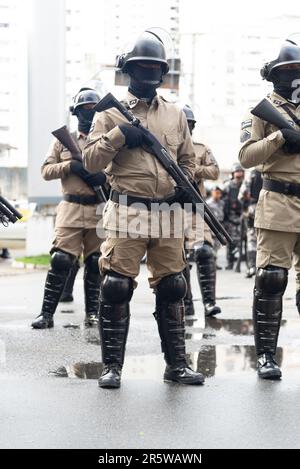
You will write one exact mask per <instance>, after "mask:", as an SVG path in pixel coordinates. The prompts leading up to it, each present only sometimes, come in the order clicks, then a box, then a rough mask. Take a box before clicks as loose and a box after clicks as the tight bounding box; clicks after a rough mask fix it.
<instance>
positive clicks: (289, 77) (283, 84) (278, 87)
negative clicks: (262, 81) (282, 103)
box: [272, 68, 300, 104]
mask: <svg viewBox="0 0 300 469" xmlns="http://www.w3.org/2000/svg"><path fill="white" fill-rule="evenodd" d="M294 80H300V70H296V69H294V70H291V69H290V70H288V69H283V68H282V69H280V68H279V69H278V70H276V71H274V77H273V78H272V82H273V84H274V91H275V93H277V94H279V95H280V96H282V97H283V98H285V99H287V100H289V101H292V102H294V103H297V104H299V102H300V92H299V84H300V82H298V83H295V86H294V87H293V86H292V85H293V82H294ZM293 94H294V96H293Z"/></svg>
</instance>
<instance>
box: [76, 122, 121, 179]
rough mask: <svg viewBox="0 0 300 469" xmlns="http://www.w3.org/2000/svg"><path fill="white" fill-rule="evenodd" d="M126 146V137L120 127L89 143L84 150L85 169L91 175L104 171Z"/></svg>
mask: <svg viewBox="0 0 300 469" xmlns="http://www.w3.org/2000/svg"><path fill="white" fill-rule="evenodd" d="M124 144H125V137H124V135H123V133H122V132H121V131H120V129H119V128H118V127H115V128H114V129H112V130H111V131H110V132H108V133H107V134H105V135H102V136H101V137H100V138H99V139H97V140H91V141H89V142H88V143H87V145H86V146H85V148H84V150H83V164H84V167H85V168H86V169H87V170H88V171H90V172H91V173H96V172H98V171H102V170H103V169H105V168H106V167H107V165H108V164H109V163H110V162H111V161H112V160H113V159H114V157H115V156H116V154H117V153H118V152H119V150H120V149H121V148H122V147H123V146H124Z"/></svg>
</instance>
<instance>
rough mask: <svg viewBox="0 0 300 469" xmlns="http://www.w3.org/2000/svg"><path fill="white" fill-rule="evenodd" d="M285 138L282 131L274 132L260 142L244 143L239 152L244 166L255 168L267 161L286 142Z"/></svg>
mask: <svg viewBox="0 0 300 469" xmlns="http://www.w3.org/2000/svg"><path fill="white" fill-rule="evenodd" d="M284 142H285V140H284V138H283V136H282V133H281V132H280V131H277V132H274V133H273V134H271V135H269V136H268V137H266V138H263V139H262V140H259V141H258V142H252V143H249V144H248V145H244V146H243V147H242V148H241V149H240V152H239V160H240V162H241V164H242V165H243V167H244V168H246V169H247V168H253V167H254V166H257V165H259V164H262V163H265V162H266V161H267V160H268V159H269V158H270V156H272V155H273V154H274V153H275V151H276V150H278V149H279V148H280V147H282V145H283V144H284Z"/></svg>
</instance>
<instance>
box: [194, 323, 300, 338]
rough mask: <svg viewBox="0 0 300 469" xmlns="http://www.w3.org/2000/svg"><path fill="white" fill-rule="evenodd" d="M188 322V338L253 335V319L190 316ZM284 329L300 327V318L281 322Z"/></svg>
mask: <svg viewBox="0 0 300 469" xmlns="http://www.w3.org/2000/svg"><path fill="white" fill-rule="evenodd" d="M185 324H186V339H187V340H200V339H210V338H211V339H212V338H216V337H219V336H220V335H229V336H253V323H252V320H251V319H221V318H220V319H219V318H218V317H211V318H205V319H204V318H203V319H202V318H199V319H198V318H188V319H186V320H185ZM281 327H282V331H284V330H286V331H289V332H291V331H294V330H295V328H296V329H298V334H299V329H300V321H299V320H285V319H283V320H282V322H281Z"/></svg>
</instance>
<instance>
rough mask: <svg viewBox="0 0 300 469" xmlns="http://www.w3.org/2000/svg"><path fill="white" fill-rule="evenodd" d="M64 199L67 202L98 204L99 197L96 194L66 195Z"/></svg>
mask: <svg viewBox="0 0 300 469" xmlns="http://www.w3.org/2000/svg"><path fill="white" fill-rule="evenodd" d="M63 199H64V200H65V201H66V202H72V203H73V204H81V205H95V204H98V199H97V197H96V196H95V195H72V194H68V195H64V197H63Z"/></svg>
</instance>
